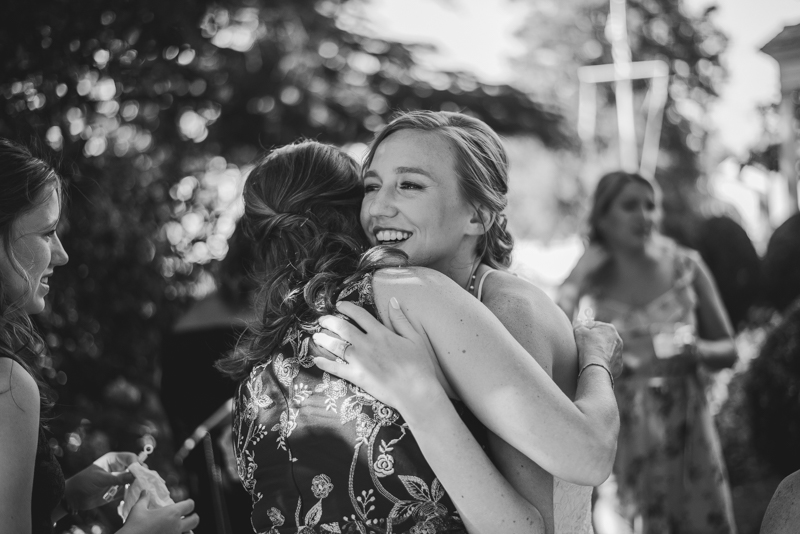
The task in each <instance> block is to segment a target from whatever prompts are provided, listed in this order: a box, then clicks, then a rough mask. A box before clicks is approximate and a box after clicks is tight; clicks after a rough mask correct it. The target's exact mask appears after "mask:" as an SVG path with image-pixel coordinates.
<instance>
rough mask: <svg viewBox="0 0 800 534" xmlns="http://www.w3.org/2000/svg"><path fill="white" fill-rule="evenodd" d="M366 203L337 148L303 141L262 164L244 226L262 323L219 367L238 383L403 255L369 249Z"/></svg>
mask: <svg viewBox="0 0 800 534" xmlns="http://www.w3.org/2000/svg"><path fill="white" fill-rule="evenodd" d="M363 196H364V187H363V184H362V182H361V179H360V173H359V168H358V164H357V163H356V162H355V161H354V160H353V158H351V157H350V156H348V155H347V154H346V153H344V152H342V151H341V150H339V149H338V148H336V147H333V146H330V145H324V144H321V143H318V142H316V141H301V142H298V143H295V144H292V145H287V146H284V147H281V148H278V149H276V150H273V151H272V152H270V153H269V154H268V155H266V156H264V157H263V158H261V160H260V161H258V163H257V164H256V166H255V168H254V169H253V170H252V171H251V172H250V174H249V176H248V177H247V180H246V181H245V185H244V205H245V208H244V215H243V216H242V219H241V220H240V222H239V224H240V225H242V228H243V230H244V232H245V233H246V235H247V236H248V237H249V238H250V240H251V242H252V246H253V257H254V261H255V266H254V268H253V273H254V277H255V279H256V283H257V287H258V288H259V289H258V293H257V297H256V302H257V303H258V304H257V311H258V312H259V321H258V322H257V324H255V325H254V326H252V327H251V328H250V331H249V332H248V334H247V335H246V337H245V339H244V340H243V343H240V345H239V347H238V348H237V350H236V351H234V353H233V354H232V355H231V356H229V357H228V358H225V359H223V360H221V361H219V362H218V363H217V368H218V369H219V370H220V371H222V372H223V374H225V375H227V376H229V377H231V378H232V379H234V380H237V381H238V380H242V379H244V378H246V377H247V376H248V375H249V373H250V371H251V370H252V368H253V367H254V366H255V365H257V364H258V363H259V362H261V361H263V360H264V359H265V358H266V357H268V356H269V355H270V354H271V353H272V352H273V351H274V350H275V349H276V348H277V347H279V346H280V345H281V343H282V342H283V340H284V337H285V336H286V333H287V331H288V330H289V328H290V327H291V326H293V325H296V326H298V327H299V328H301V329H303V330H306V331H309V332H310V331H315V330H316V321H317V319H318V318H319V317H320V316H322V315H325V314H331V313H334V312H335V311H336V308H335V302H336V297H337V296H338V294H339V293H340V291H341V289H342V288H343V287H344V286H345V285H347V284H349V283H351V282H352V281H354V280H357V279H358V278H359V277H361V276H363V274H365V273H366V272H369V271H370V270H374V269H377V268H380V267H388V266H399V265H404V264H405V261H406V259H407V257H406V255H405V254H404V253H402V252H400V251H398V250H396V249H392V248H390V247H376V248H374V249H372V250H370V251H369V252H367V253H366V254H365V253H364V251H365V250H367V248H368V247H369V243H368V241H367V238H366V236H365V235H364V232H363V230H362V228H361V223H360V220H359V213H360V210H361V201H362V199H363Z"/></svg>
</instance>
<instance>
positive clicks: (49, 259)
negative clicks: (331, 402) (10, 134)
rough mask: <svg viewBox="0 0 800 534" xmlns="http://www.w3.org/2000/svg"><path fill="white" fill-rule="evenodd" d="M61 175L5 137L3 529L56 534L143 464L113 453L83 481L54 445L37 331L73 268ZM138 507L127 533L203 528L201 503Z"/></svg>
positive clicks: (0, 310)
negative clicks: (67, 468) (60, 524)
mask: <svg viewBox="0 0 800 534" xmlns="http://www.w3.org/2000/svg"><path fill="white" fill-rule="evenodd" d="M62 199H63V188H62V183H61V178H60V177H59V175H58V174H57V173H56V172H55V171H54V170H53V168H52V167H50V166H49V165H47V164H46V163H45V162H44V161H42V160H41V159H38V158H35V157H33V156H32V155H31V153H30V151H29V150H28V149H27V148H25V147H22V146H20V145H17V144H15V143H12V142H10V141H8V140H6V139H0V532H4V533H5V532H9V533H11V532H13V533H15V534H17V533H19V534H31V533H33V534H39V533H47V532H53V524H54V523H55V521H57V520H58V519H60V518H62V517H64V516H65V515H66V514H68V513H70V512H72V511H75V510H87V509H90V508H94V507H96V506H99V505H102V504H106V502H107V501H106V500H105V499H104V495H106V493H107V492H108V490H109V489H111V488H112V487H114V486H118V485H120V484H126V483H130V482H132V481H133V475H132V474H131V473H127V472H125V473H115V472H121V471H124V470H125V468H126V467H127V466H128V465H130V464H131V463H134V462H136V461H137V459H136V455H135V454H133V453H108V454H106V455H104V456H102V457H101V458H99V459H98V460H97V461H95V463H94V464H93V465H91V466H89V467H88V468H86V469H84V470H83V471H81V472H79V473H78V474H76V475H75V476H73V477H71V478H69V479H68V480H66V481H65V480H64V474H63V473H62V471H61V467H60V465H59V464H58V461H57V460H56V459H55V457H54V456H53V453H52V451H51V449H50V446H49V445H48V442H47V438H46V436H45V430H46V427H45V425H44V421H45V420H46V417H47V415H48V411H49V409H50V408H51V407H52V405H53V402H52V400H51V396H50V389H49V388H48V386H47V384H46V383H45V382H43V381H42V379H41V377H40V375H39V368H38V365H39V364H38V362H39V359H40V358H41V357H42V356H44V351H45V344H44V342H43V340H42V339H41V337H40V336H39V335H38V334H37V332H36V330H35V329H34V327H33V325H32V324H31V319H30V315H33V314H37V313H41V312H42V310H44V307H45V301H44V299H45V296H46V295H47V293H48V292H49V291H50V286H49V285H48V282H49V278H50V276H51V275H52V274H53V270H54V269H55V268H56V267H58V266H60V265H64V264H65V263H67V260H68V257H67V253H66V252H65V251H64V247H63V246H62V245H61V241H60V240H59V239H58V234H57V233H56V228H57V226H58V222H59V218H60V216H61V204H62ZM148 504H149V497H148V496H146V495H145V496H143V497H142V498H141V499H139V501H138V502H137V503H136V505H135V506H134V507H133V510H132V511H131V514H130V516H129V518H128V521H127V523H126V524H125V526H124V527H123V528H122V529H120V530H119V532H120V533H124V534H133V533H142V534H145V533H148V534H151V533H165V534H166V533H169V534H173V533H175V534H177V533H179V532H186V531H188V530H189V529H191V528H192V527H194V526H195V525H196V524H197V516H196V515H194V514H192V515H191V516H188V517H186V518H185V519H182V516H183V515H188V514H190V513H191V511H192V508H193V503H192V502H191V501H184V502H182V503H178V504H175V505H172V506H167V507H164V508H161V509H159V510H153V511H150V510H148Z"/></svg>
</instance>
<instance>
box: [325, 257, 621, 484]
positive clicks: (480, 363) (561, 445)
mask: <svg viewBox="0 0 800 534" xmlns="http://www.w3.org/2000/svg"><path fill="white" fill-rule="evenodd" d="M375 291H376V299H375V300H376V305H377V306H378V308H379V310H380V313H381V314H382V315H383V316H385V315H386V310H387V301H388V300H389V297H390V296H392V295H397V296H399V297H401V298H402V300H403V305H404V308H405V311H406V313H407V315H408V318H409V320H410V321H411V324H412V325H413V326H414V327H415V328H416V329H417V330H418V331H420V332H424V333H425V335H426V336H427V339H428V340H429V341H430V343H431V344H432V346H433V348H434V351H435V353H436V357H437V363H438V364H439V365H440V366H441V369H442V370H443V372H444V375H445V376H446V378H447V381H448V383H449V385H451V386H452V387H453V389H454V390H455V392H456V393H457V394H458V396H459V397H460V398H462V399H463V400H464V402H465V403H466V404H467V405H468V406H469V408H470V409H471V410H472V411H473V413H475V415H476V416H477V417H478V418H479V419H480V420H481V421H482V422H483V423H484V424H485V425H486V426H487V428H489V430H491V431H492V432H494V433H495V434H497V435H498V436H499V437H500V438H502V439H503V440H504V441H506V442H507V443H508V444H510V445H511V446H513V447H514V448H515V449H517V450H518V451H520V452H522V453H523V454H524V455H525V456H527V457H528V458H530V459H531V460H533V461H534V462H536V463H537V464H538V465H540V466H541V467H542V468H544V469H545V470H546V471H547V472H549V473H551V474H553V475H555V476H558V477H560V478H562V479H564V480H566V481H569V482H574V483H577V484H584V485H597V484H599V483H601V482H602V481H603V480H605V478H607V476H608V474H609V472H610V470H611V466H612V464H613V459H614V454H615V452H616V437H617V429H618V425H619V422H618V415H617V413H616V410H611V411H612V412H613V418H612V419H613V421H609V417H608V413H609V410H608V409H607V406H595V404H594V403H592V402H581V401H583V400H585V399H587V398H590V397H591V396H592V395H595V396H597V395H598V393H600V394H601V395H600V398H601V399H602V398H604V397H603V393H607V392H603V388H606V389H610V388H608V384H609V382H610V381H609V379H608V376H607V375H606V374H605V370H604V369H601V368H600V367H599V366H591V367H589V368H587V369H586V371H585V372H584V375H583V376H584V377H585V378H582V379H581V381H580V383H579V387H578V396H577V399H578V400H577V401H576V402H577V403H578V404H573V403H572V402H571V401H570V400H569V399H568V398H567V397H566V396H565V395H564V394H563V393H562V392H561V391H560V390H559V388H558V386H557V385H556V384H555V383H554V382H553V381H552V380H551V379H550V377H549V376H548V375H547V373H546V372H545V371H544V370H543V369H542V367H541V366H540V365H538V364H537V363H536V361H535V360H534V359H533V358H531V357H530V355H528V353H527V352H526V351H525V349H524V348H523V347H522V346H520V344H519V343H518V342H517V341H516V340H514V339H513V337H512V336H511V335H510V334H509V333H508V332H507V331H506V329H505V328H504V327H503V325H502V324H501V323H500V322H499V320H498V319H497V318H496V317H495V316H494V315H493V314H492V312H491V311H489V310H488V309H487V308H486V307H485V306H483V305H482V304H481V303H479V302H478V301H477V300H475V298H474V297H472V296H471V295H470V294H469V293H467V292H466V291H464V290H463V289H461V288H460V287H459V286H458V285H456V284H455V283H454V282H453V281H452V280H450V279H449V278H447V277H446V276H444V275H442V274H441V273H438V272H435V271H431V270H429V269H421V268H412V269H391V270H386V271H381V272H379V273H377V274H376V276H375ZM337 333H338V332H337ZM617 339H618V338H617ZM363 341H364V342H365V343H367V344H368V345H365V351H366V350H371V351H372V353H378V352H381V353H386V354H391V353H392V352H393V351H396V352H394V359H396V360H398V361H400V360H402V358H404V357H405V353H404V352H403V351H406V352H407V351H408V350H409V349H408V347H399V346H398V345H396V342H397V336H395V335H394V334H392V333H391V332H389V331H388V330H386V329H383V331H375V332H370V336H368V337H366V338H364V340H363ZM419 350H421V349H419ZM588 356H591V355H588ZM598 363H599V362H598ZM600 381H606V382H605V383H604V384H603V385H600V387H599V388H598V387H594V386H598V385H599V384H600ZM587 382H589V383H590V384H588V386H589V387H587ZM368 391H370V393H374V392H373V391H371V390H368ZM611 402H612V403H614V401H613V398H612V399H611ZM614 406H615V403H614Z"/></svg>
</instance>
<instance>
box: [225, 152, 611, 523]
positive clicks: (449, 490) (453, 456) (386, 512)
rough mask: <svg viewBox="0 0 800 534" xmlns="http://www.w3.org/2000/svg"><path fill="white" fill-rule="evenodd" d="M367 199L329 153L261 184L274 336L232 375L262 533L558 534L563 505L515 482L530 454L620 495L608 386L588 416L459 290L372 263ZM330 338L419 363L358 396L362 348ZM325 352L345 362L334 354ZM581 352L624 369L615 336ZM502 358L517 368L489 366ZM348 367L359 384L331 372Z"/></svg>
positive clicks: (256, 220)
mask: <svg viewBox="0 0 800 534" xmlns="http://www.w3.org/2000/svg"><path fill="white" fill-rule="evenodd" d="M362 200H363V185H362V183H361V180H360V177H359V169H358V166H357V164H356V163H355V162H354V161H353V160H352V159H351V158H350V157H348V156H347V155H346V154H344V153H343V152H341V151H339V150H338V149H336V148H333V147H330V146H326V145H321V144H319V143H315V142H304V143H299V144H296V145H291V146H287V147H283V148H280V149H277V150H275V151H273V152H272V153H270V154H269V155H268V156H266V157H265V158H263V159H262V160H261V161H259V163H258V164H257V165H256V166H255V168H254V169H253V170H252V171H251V173H250V175H249V176H248V178H247V181H246V182H245V188H244V201H245V213H244V216H243V218H242V221H241V224H243V225H244V228H245V229H246V231H247V232H248V233H249V235H250V237H251V239H252V240H253V242H254V243H255V246H256V258H257V261H258V262H259V263H260V264H261V266H260V269H261V272H260V273H259V275H260V276H259V278H260V280H259V282H260V291H259V297H258V299H257V302H258V305H257V312H258V316H259V319H258V321H257V323H256V324H255V325H254V326H253V331H252V335H251V336H250V338H249V340H248V341H247V342H246V343H244V344H243V345H241V346H240V350H238V351H237V353H236V354H234V355H233V356H232V357H231V358H229V359H228V360H225V361H223V362H221V364H220V365H219V367H220V368H221V369H222V370H223V371H224V372H226V373H227V374H229V375H230V376H232V377H233V378H234V379H237V380H241V384H240V386H239V393H238V395H237V397H236V399H235V405H234V436H235V449H236V453H237V460H238V462H237V463H238V468H239V474H240V477H241V479H242V481H243V484H244V486H245V488H246V489H247V490H248V491H249V492H250V494H251V495H252V497H253V513H252V515H251V519H252V523H253V527H254V529H255V530H256V531H257V532H273V533H278V532H298V531H300V532H308V533H311V532H344V533H356V532H366V531H374V532H413V533H417V532H430V533H438V532H464V531H465V529H466V530H468V531H469V532H471V533H476V532H498V531H504V532H526V533H527V532H552V521H551V520H550V521H548V519H547V518H543V517H542V514H541V509H540V508H539V507H540V506H542V507H544V506H546V504H547V502H548V499H549V501H550V502H551V501H552V495H549V496H547V495H545V496H541V495H539V494H537V493H536V492H535V491H533V490H530V489H529V488H527V487H525V488H522V491H521V490H520V488H519V487H518V486H520V483H519V482H518V481H516V483H511V482H510V481H509V480H507V478H508V477H509V476H510V473H511V471H512V470H513V469H512V468H511V464H512V462H513V461H521V460H522V459H524V458H525V456H523V455H530V456H533V457H535V458H536V459H537V460H538V461H540V463H543V464H545V465H548V467H551V468H553V469H554V470H557V471H559V472H561V473H569V472H573V473H579V474H580V476H595V475H593V474H590V475H586V473H598V475H596V476H597V477H598V478H599V477H603V478H604V477H605V476H606V475H607V472H606V473H601V472H600V471H601V470H602V469H603V466H602V465H600V466H599V467H598V464H601V463H602V461H603V458H606V457H613V447H614V445H613V441H614V436H612V437H611V439H610V440H609V441H611V443H610V444H606V443H603V447H600V448H601V449H602V450H600V451H599V452H598V451H597V450H594V449H591V448H589V447H586V443H587V442H592V440H596V439H597V434H596V433H595V429H594V424H595V423H596V420H595V419H594V418H597V417H598V411H597V410H596V409H595V408H594V406H593V402H592V401H593V399H596V398H597V397H598V396H602V386H598V382H599V381H598V380H597V379H598V378H600V377H599V376H595V377H594V379H593V380H588V379H587V380H584V381H583V382H582V384H581V387H580V388H579V392H578V393H579V394H578V397H580V398H582V399H584V401H585V405H584V406H583V407H582V409H583V410H584V411H581V409H579V407H576V405H575V404H573V403H572V402H570V401H569V399H568V398H567V397H566V396H564V395H563V393H561V392H560V391H559V390H558V388H557V386H556V385H555V384H554V383H553V382H552V380H551V379H550V378H549V377H548V376H547V373H545V372H544V371H543V370H542V368H541V367H540V366H539V365H538V364H537V363H536V362H535V361H534V360H533V359H532V358H530V357H529V356H528V354H527V353H526V352H525V350H524V349H523V348H522V347H521V346H520V345H519V344H518V343H517V342H516V341H515V340H514V339H513V338H512V337H511V336H510V335H509V334H508V332H507V331H506V330H505V329H504V328H503V326H502V325H501V324H500V323H499V321H498V320H497V319H496V318H495V317H494V316H493V315H492V314H491V312H489V310H487V309H486V308H485V307H483V306H482V305H481V304H480V303H479V302H478V301H476V300H475V299H474V298H473V297H471V296H470V295H469V294H467V293H466V292H464V291H463V290H462V289H461V288H459V286H458V285H457V284H455V283H454V282H453V281H452V280H451V279H450V278H448V277H446V276H444V275H443V274H441V273H438V272H436V271H434V270H430V269H423V268H410V267H402V265H404V264H405V263H406V260H407V256H406V255H405V253H403V252H402V251H397V250H395V249H393V248H388V247H375V248H373V249H371V250H369V252H367V253H366V254H364V255H363V257H362V253H363V251H365V250H367V249H368V248H369V245H370V243H369V241H368V240H367V238H366V236H364V233H363V232H362V230H361V227H360V221H359V219H360V211H361V202H362ZM393 295H396V296H397V297H398V298H399V299H400V300H402V303H403V307H404V308H405V312H407V314H406V313H404V311H403V310H401V308H400V303H399V302H398V300H397V299H395V298H390V297H393ZM453 310H458V312H457V313H453ZM559 313H560V312H559ZM326 314H327V315H326ZM345 314H346V315H347V316H349V317H351V318H353V319H354V320H355V322H357V323H358V327H356V326H355V325H354V324H353V323H348V322H347V321H345V320H344V318H345ZM381 321H382V322H383V323H385V324H391V325H392V326H393V327H394V328H395V329H396V331H397V332H398V334H399V335H398V334H394V333H392V332H390V331H388V330H387V329H386V328H385V327H384V326H383V325H381ZM348 325H349V326H348ZM320 326H322V327H324V328H326V329H329V330H338V331H343V330H347V329H348V328H350V329H352V331H350V332H345V334H347V335H349V336H350V337H352V336H353V334H354V332H355V331H365V332H368V333H373V332H381V333H380V335H381V336H382V339H383V340H384V341H385V342H386V345H387V346H389V345H392V346H400V347H402V348H403V350H404V351H405V354H404V355H403V356H404V359H405V363H404V364H403V365H400V366H397V367H392V364H393V362H392V361H391V360H392V358H391V355H390V357H389V358H387V357H385V356H384V355H381V354H379V353H377V352H376V353H375V354H373V355H372V356H373V357H374V358H373V359H372V360H373V362H374V363H375V364H376V365H386V366H388V367H387V372H385V373H379V374H380V376H382V377H383V380H380V381H378V382H371V383H370V384H369V388H368V392H367V391H364V390H363V389H361V388H359V387H357V386H356V385H355V384H354V383H353V382H355V381H358V380H359V379H360V378H363V376H366V374H365V375H362V373H361V372H360V370H361V369H363V366H362V363H363V360H364V359H365V358H363V357H362V356H363V354H362V352H361V351H360V349H359V350H357V348H356V346H355V345H340V347H341V350H340V349H337V347H334V346H333V345H332V344H331V343H330V341H329V340H330V339H332V337H331V336H327V335H325V334H322V333H321V332H320V331H319V330H320ZM359 329H360V330H359ZM417 332H424V333H425V334H424V337H423V336H422V335H420V334H418V333H417ZM315 334H316V335H315ZM568 334H569V338H570V341H572V331H571V329H570V330H568ZM312 335H313V339H314V341H315V342H318V343H322V344H323V345H324V346H325V347H329V348H331V349H333V351H334V353H335V354H336V355H337V356H338V361H331V360H329V359H326V358H325V357H323V356H322V355H321V353H320V352H317V347H315V343H314V342H312ZM577 336H578V338H579V340H580V344H581V349H582V354H581V357H582V358H583V359H584V361H586V362H588V363H587V365H589V364H591V365H590V367H589V368H592V367H603V368H606V361H607V360H608V356H609V355H610V354H611V353H613V351H614V347H615V345H616V342H617V338H616V333H615V332H614V331H613V329H612V328H610V327H608V326H603V325H597V326H594V327H592V328H590V327H580V328H579V329H578V333H577ZM340 343H341V342H340ZM572 343H573V344H574V341H572ZM420 347H421V348H422V350H420ZM351 350H352V351H353V352H352V353H351ZM495 352H496V353H497V354H500V355H502V357H496V358H492V359H489V358H486V355H487V354H491V353H495ZM345 362H346V363H345ZM345 368H348V369H349V370H350V375H349V376H348V378H351V379H352V380H351V381H349V382H348V381H346V380H341V379H337V378H336V377H335V376H331V374H329V373H328V372H327V371H335V372H336V373H337V374H341V375H344V374H345V373H347V372H348V371H347V370H345ZM389 368H391V369H389ZM601 372H602V373H603V375H602V379H601V380H605V381H608V376H607V375H605V371H601ZM589 375H590V373H588V372H587V373H586V376H587V377H588V376H589ZM370 376H373V374H370ZM590 398H591V399H592V400H590ZM451 399H452V400H451ZM455 399H460V400H455ZM470 411H472V412H475V414H476V415H477V417H478V418H480V419H481V420H482V421H484V422H485V423H486V425H487V426H488V428H489V429H490V430H491V431H492V432H493V433H496V434H497V435H498V436H501V437H502V439H504V440H506V441H507V442H508V443H510V444H511V445H512V446H513V447H516V448H517V449H515V453H516V455H515V457H514V459H513V460H512V459H511V458H507V461H506V463H505V464H501V466H500V468H499V469H498V467H495V465H494V464H493V463H492V462H491V461H490V459H489V457H487V455H486V453H485V452H484V450H483V448H482V447H481V445H485V441H486V440H485V429H484V430H483V432H481V428H482V426H481V424H480V423H478V422H477V421H476V420H475V416H473V415H472V413H470ZM601 424H606V425H607V426H611V427H613V426H614V425H615V424H616V420H615V419H614V418H613V417H612V418H610V420H606V421H603V422H602V423H601ZM471 430H472V432H471ZM607 449H611V451H610V452H609V451H608V450H607ZM516 450H518V451H520V452H516ZM584 450H586V451H587V454H583V455H579V454H573V452H574V451H584ZM608 463H609V467H610V462H608ZM540 497H541V498H540ZM537 499H538V501H537ZM539 501H540V502H539ZM542 503H544V505H543V504H542ZM456 510H457V511H458V513H456Z"/></svg>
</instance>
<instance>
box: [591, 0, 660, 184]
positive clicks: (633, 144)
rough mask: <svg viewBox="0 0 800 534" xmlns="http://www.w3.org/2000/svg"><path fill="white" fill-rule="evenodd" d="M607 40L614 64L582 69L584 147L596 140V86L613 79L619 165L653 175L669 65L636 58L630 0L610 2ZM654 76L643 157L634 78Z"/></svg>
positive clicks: (651, 77)
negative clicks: (627, 7)
mask: <svg viewBox="0 0 800 534" xmlns="http://www.w3.org/2000/svg"><path fill="white" fill-rule="evenodd" d="M610 3H611V5H610V10H609V16H608V21H607V22H606V30H605V33H606V38H608V40H609V42H610V43H611V57H612V58H613V61H614V62H613V63H612V64H610V65H590V66H586V67H580V68H579V69H578V80H579V82H580V102H579V104H578V135H579V136H580V138H581V141H583V143H584V145H585V146H592V144H593V143H594V132H595V120H596V115H597V84H599V83H609V82H614V84H615V90H614V93H615V99H616V104H617V129H618V131H619V159H620V167H621V168H622V169H623V170H625V171H628V172H637V171H638V172H639V173H640V174H642V175H643V176H646V177H649V178H652V177H653V176H654V175H655V171H656V164H657V163H658V146H659V142H660V139H661V121H662V117H663V115H664V105H665V104H666V102H667V90H668V88H669V66H668V65H667V64H666V63H665V62H664V61H661V60H654V61H637V62H634V61H632V56H631V48H630V46H629V45H628V27H627V26H628V25H627V22H626V16H625V0H610ZM640 79H650V80H651V82H650V93H649V95H648V99H649V103H648V111H647V122H646V123H645V132H644V141H643V143H642V157H641V159H639V156H638V149H637V141H636V127H635V121H634V109H633V84H632V81H633V80H640Z"/></svg>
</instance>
